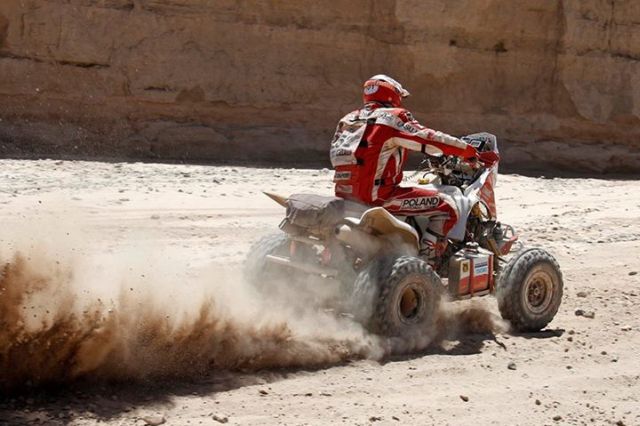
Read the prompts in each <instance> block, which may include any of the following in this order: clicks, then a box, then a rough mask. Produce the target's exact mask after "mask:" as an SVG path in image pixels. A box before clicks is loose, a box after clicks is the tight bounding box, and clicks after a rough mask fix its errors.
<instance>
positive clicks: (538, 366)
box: [0, 160, 640, 425]
mask: <svg viewBox="0 0 640 426" xmlns="http://www.w3.org/2000/svg"><path fill="white" fill-rule="evenodd" d="M0 170H2V172H1V173H0V219H1V221H2V223H3V227H2V228H3V230H6V233H5V235H4V236H2V235H0V240H1V245H2V247H3V250H4V251H3V254H4V256H11V255H12V254H15V251H21V252H23V254H24V253H26V255H27V256H29V250H30V248H33V249H34V250H35V249H36V248H37V247H36V246H40V245H43V246H46V247H49V249H48V250H49V254H50V255H52V256H53V257H56V256H57V253H53V252H51V250H52V249H51V247H54V249H53V250H54V251H55V248H56V247H58V248H60V250H63V249H64V250H65V251H69V250H71V251H74V258H75V259H78V258H79V259H82V258H83V257H93V258H94V259H107V260H105V261H104V262H102V263H100V262H97V263H100V264H101V265H111V264H118V265H119V268H120V270H125V272H122V271H120V272H119V273H121V274H122V273H124V274H126V268H122V266H123V265H122V262H123V259H126V257H123V256H122V254H123V253H133V254H132V256H134V257H137V258H136V259H135V262H136V265H137V266H136V268H137V267H140V264H144V263H145V262H146V260H145V258H144V256H146V255H147V254H148V255H149V256H156V257H157V256H160V255H158V253H163V254H162V255H161V256H163V257H162V262H160V263H162V264H163V267H164V268H166V267H167V266H169V267H170V268H172V269H175V270H180V271H183V272H184V274H183V275H181V276H182V277H183V278H184V277H188V276H195V278H194V280H197V281H198V283H202V282H203V280H204V281H206V279H209V278H210V279H211V280H212V281H214V280H215V281H216V282H217V287H216V288H224V287H226V288H229V287H232V286H234V285H236V283H235V282H234V280H233V279H229V280H228V281H225V280H226V278H221V277H220V276H211V277H207V276H206V275H203V274H206V271H207V270H210V268H217V267H221V268H224V271H226V272H225V274H231V275H225V276H234V275H233V274H234V271H237V270H239V269H240V265H241V263H242V260H243V259H244V257H245V256H246V252H247V250H248V248H249V246H250V244H251V243H252V242H253V241H255V240H256V239H258V238H259V237H261V236H263V235H266V234H268V233H272V232H275V231H276V230H277V225H278V223H279V222H280V220H281V218H282V215H283V209H282V208H281V207H280V206H278V205H276V204H275V203H273V202H272V201H271V200H269V199H268V198H267V197H265V196H264V195H263V194H262V193H261V191H263V190H265V191H273V192H278V193H282V194H285V195H286V194H289V193H293V192H304V191H309V192H316V193H321V194H329V193H330V192H331V188H332V185H331V182H330V180H331V173H329V171H327V170H294V169H255V168H243V167H205V166H187V165H157V164H139V163H136V164H108V163H98V162H96V163H91V162H76V161H64V162H62V161H10V160H3V161H0ZM497 197H498V209H499V214H500V216H501V220H502V221H503V222H506V223H510V224H512V225H513V226H515V228H516V229H517V230H518V231H519V233H520V234H521V235H522V240H523V241H524V242H525V244H526V245H528V246H541V247H544V248H546V249H548V250H549V251H550V252H551V253H553V255H554V256H555V257H556V258H557V260H558V262H559V264H560V265H561V267H562V271H563V274H564V282H565V289H564V297H563V302H562V305H561V307H560V311H559V313H558V315H557V316H556V318H555V320H554V321H553V322H552V323H551V324H550V325H549V326H548V328H547V329H546V330H545V331H543V332H540V333H532V334H526V335H517V334H511V333H509V332H508V331H496V332H495V333H491V332H488V333H487V332H484V333H475V334H474V333H459V334H458V335H457V336H456V337H455V338H454V339H452V340H447V341H444V342H441V343H439V344H437V345H432V346H430V347H428V348H426V349H423V350H420V351H418V353H413V354H407V355H405V356H394V357H391V358H389V357H383V358H380V356H379V354H377V355H376V354H375V351H370V352H368V351H366V350H361V349H359V350H355V351H354V354H353V356H350V355H346V356H341V357H338V358H337V359H336V361H331V359H333V358H331V356H328V355H327V354H326V353H325V354H324V355H323V357H324V358H323V360H324V361H322V362H320V364H322V365H317V363H314V362H310V363H309V366H305V362H306V361H305V360H306V359H307V358H306V357H308V356H309V355H308V354H302V355H300V356H301V357H303V358H304V359H297V360H296V358H295V357H296V354H295V353H293V354H291V353H288V354H287V356H288V358H287V359H288V360H289V364H290V365H291V366H290V367H287V361H283V362H281V363H280V364H278V365H280V366H281V367H284V368H257V369H251V368H245V367H243V368H241V369H240V370H241V371H237V370H234V369H231V371H229V369H227V368H212V369H211V371H209V372H208V373H206V374H202V375H199V376H198V377H193V376H191V375H190V374H188V372H185V374H184V376H185V377H184V378H181V377H179V376H180V374H178V375H177V376H178V377H174V378H172V379H170V380H167V379H164V380H154V379H148V378H146V379H145V378H143V379H141V380H139V381H134V382H129V383H125V384H122V383H116V384H113V383H108V382H109V380H108V378H107V379H106V382H105V380H104V379H103V380H99V381H95V380H94V379H92V378H91V377H90V375H89V376H86V375H85V376H83V380H81V381H80V383H69V382H63V383H62V384H58V385H56V386H55V387H54V388H53V389H51V388H50V389H47V390H43V389H40V388H36V389H32V390H30V391H28V392H27V393H22V392H20V393H17V391H13V390H12V391H9V392H8V393H6V394H5V395H2V396H0V424H24V423H28V424H52V425H56V424H74V425H93V424H110V425H144V424H160V423H162V422H163V421H164V422H165V424H167V425H215V424H220V423H221V422H228V424H255V425H264V424H330V423H344V424H381V425H382V424H438V425H445V424H452V425H453V424H505V425H507V424H508V425H516V424H518V425H525V424H526V425H542V424H576V425H579V424H598V425H600V424H618V425H622V424H624V425H640V319H639V318H640V315H639V312H640V213H639V212H640V180H602V179H583V178H576V179H565V178H562V179H560V178H553V179H550V178H544V177H540V178H530V177H523V176H518V175H501V176H500V178H499V181H498V188H497ZM0 234H2V233H0ZM109 259H110V260H109ZM114 259H115V260H114ZM4 260H6V259H4ZM151 263H152V262H151ZM142 267H144V265H142ZM85 272H86V271H85ZM108 273H109V271H106V272H105V271H101V274H102V275H104V276H106V275H108ZM181 274H182V272H181ZM235 276H237V275H235ZM105 282H106V281H105ZM113 282H114V283H118V282H120V281H118V280H114V281H113ZM98 285H99V283H98ZM105 285H111V284H105ZM114 285H115V284H114ZM118 285H120V284H118ZM199 285H200V284H199ZM127 287H128V285H127ZM196 287H197V288H196ZM140 288H142V287H140ZM145 288H147V289H148V288H149V287H145ZM150 288H151V290H146V291H150V292H151V293H161V292H165V291H167V290H166V288H165V287H163V286H158V288H156V289H155V290H154V288H153V286H151V287H150ZM199 288H200V287H198V286H195V285H194V288H191V287H190V284H189V282H188V281H184V280H183V281H182V282H180V283H176V284H175V286H174V287H172V288H171V291H170V293H171V294H175V295H176V297H183V296H184V295H187V297H191V296H192V297H193V298H198V297H199V296H198V295H197V291H199V290H198V289H199ZM102 290H104V289H102ZM102 290H100V289H99V290H97V291H102ZM136 290H137V288H136ZM131 291H134V288H133V287H132V288H131ZM141 291H142V290H141ZM216 291H217V290H216ZM221 291H222V290H221ZM181 294H182V296H180V295H181ZM215 295H216V294H215V291H214V297H215ZM157 296H158V295H157V294H154V297H157ZM225 297H227V296H225ZM226 300H229V299H226ZM40 303H45V304H46V302H42V301H41V302H40ZM464 303H469V302H464ZM478 303H479V305H478ZM475 306H481V307H482V309H486V310H487V311H489V312H490V313H491V314H492V316H493V318H494V320H495V322H496V323H499V322H500V320H499V318H498V316H499V314H498V310H497V307H496V304H495V300H493V299H492V298H487V299H486V300H484V299H483V300H481V301H479V302H477V303H476V305H475ZM163 309H166V310H167V312H170V311H171V306H170V305H164V308H163ZM579 309H580V310H582V311H584V312H587V313H593V314H594V316H593V318H590V316H591V315H587V316H584V315H576V313H575V312H576V310H579ZM234 312H235V311H234V310H233V309H231V313H228V314H227V315H228V316H231V317H233V315H236V314H235V313H234ZM0 313H2V312H0ZM2 321H3V319H2V318H0V324H3V322H2ZM231 321H232V320H231ZM295 321H296V317H295V315H292V316H288V317H287V318H286V320H285V322H286V324H288V325H289V326H290V327H291V328H292V329H293V330H294V332H293V333H294V334H295V333H296V331H295V330H297V329H298V328H297V325H296V324H295ZM315 327H317V328H318V330H321V329H322V328H323V327H324V325H323V323H322V322H321V321H318V322H316V323H315ZM331 327H335V324H333V325H332V326H331ZM305 330H306V331H305V332H304V333H307V334H306V335H308V336H312V335H313V333H314V332H315V331H313V330H312V331H309V330H307V329H305ZM325 331H326V329H325ZM301 333H302V332H301ZM358 336H359V337H358ZM294 338H296V337H295V336H294ZM346 338H347V339H365V340H366V337H362V335H361V334H358V333H357V332H354V333H353V334H352V335H349V336H347V337H346ZM265 339H268V337H265ZM303 340H304V338H303ZM326 341H327V339H326V336H324V335H323V337H322V338H321V339H317V340H314V341H313V345H322V344H324V343H326ZM323 342H324V343H323ZM369 343H370V341H367V342H364V343H362V345H363V346H366V345H368V344H369ZM175 344H176V345H180V342H175ZM273 344H274V345H276V346H277V344H278V343H277V342H276V343H273ZM332 347H333V346H332V344H328V346H327V347H325V348H320V349H319V350H320V351H322V350H325V351H331V350H332V349H331V348H332ZM219 350H224V349H219ZM271 350H273V349H271ZM368 354H369V355H368ZM202 356H203V357H206V356H207V354H202ZM327 360H328V361H327ZM13 362H20V360H15V361H13ZM511 363H513V364H511ZM510 364H511V368H508V366H509V365H510ZM225 365H230V364H228V363H227V364H224V363H223V366H225ZM60 368H61V369H64V368H71V366H69V365H61V366H60ZM2 374H4V373H3V372H0V375H2ZM462 397H464V398H462ZM465 399H467V401H465Z"/></svg>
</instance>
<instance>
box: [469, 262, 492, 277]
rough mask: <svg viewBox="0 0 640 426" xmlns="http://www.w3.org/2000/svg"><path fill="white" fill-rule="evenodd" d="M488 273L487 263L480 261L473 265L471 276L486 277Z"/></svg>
mask: <svg viewBox="0 0 640 426" xmlns="http://www.w3.org/2000/svg"><path fill="white" fill-rule="evenodd" d="M488 273H489V261H488V260H481V261H479V262H478V263H475V264H474V265H473V275H475V276H478V275H486V274H488Z"/></svg>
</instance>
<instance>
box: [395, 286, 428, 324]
mask: <svg viewBox="0 0 640 426" xmlns="http://www.w3.org/2000/svg"><path fill="white" fill-rule="evenodd" d="M418 286H419V284H417V283H409V284H408V285H407V286H406V287H405V288H404V289H403V290H402V293H401V294H400V298H399V300H398V313H399V316H400V320H401V321H402V322H404V323H412V322H416V321H417V320H418V318H419V314H420V309H421V307H422V305H423V304H424V300H423V299H422V294H421V293H420V292H419V291H418Z"/></svg>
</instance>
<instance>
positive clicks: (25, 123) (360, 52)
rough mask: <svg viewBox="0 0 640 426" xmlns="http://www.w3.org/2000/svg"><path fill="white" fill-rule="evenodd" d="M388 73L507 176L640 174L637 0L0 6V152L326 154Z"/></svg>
mask: <svg viewBox="0 0 640 426" xmlns="http://www.w3.org/2000/svg"><path fill="white" fill-rule="evenodd" d="M380 72H384V73H388V74H390V75H392V76H394V77H396V78H397V79H399V80H400V81H402V82H403V83H404V85H405V86H406V87H407V88H409V89H410V90H411V92H412V93H413V96H412V97H411V98H410V99H409V101H408V103H407V104H408V107H409V108H410V109H411V110H412V111H413V112H414V115H415V116H416V117H417V118H418V119H420V120H421V121H422V122H424V123H425V124H427V125H429V126H431V127H434V128H437V129H439V130H443V131H446V132H449V133H453V134H464V133H470V132H475V131H480V130H484V131H489V132H492V133H495V134H497V135H498V136H499V138H500V139H501V140H502V142H503V143H502V148H503V152H504V156H505V162H504V164H505V165H506V166H507V167H508V168H510V169H512V170H522V169H527V168H529V169H550V170H553V171H554V172H565V171H591V172H594V171H596V172H603V171H605V172H640V2H638V1H636V0H529V1H525V2H514V1H512V0H349V1H346V0H334V1H332V2H320V1H317V0H296V1H293V0H289V1H286V0H210V1H207V0H2V2H0V154H1V155H3V156H29V157H33V156H53V157H71V158H74V157H82V158H129V159H134V158H135V159H155V160H162V161H170V160H180V161H198V162H210V161H215V162H247V161H250V162H260V163H270V164H274V163H280V164H289V165H295V166H305V165H320V164H326V162H327V150H328V140H329V139H330V137H331V135H332V133H333V129H334V126H335V123H336V121H337V120H338V119H339V117H341V116H342V115H343V114H344V113H346V112H348V111H350V110H352V109H353V108H355V107H357V106H358V105H359V103H360V88H361V84H362V81H363V80H364V79H366V78H367V77H369V76H370V75H372V74H376V73H380Z"/></svg>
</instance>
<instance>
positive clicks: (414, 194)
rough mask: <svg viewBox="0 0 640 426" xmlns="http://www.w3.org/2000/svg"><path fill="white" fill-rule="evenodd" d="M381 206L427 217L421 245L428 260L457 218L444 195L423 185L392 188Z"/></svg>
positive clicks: (440, 250)
mask: <svg viewBox="0 0 640 426" xmlns="http://www.w3.org/2000/svg"><path fill="white" fill-rule="evenodd" d="M383 206H384V207H385V208H386V209H387V210H389V212H391V213H393V214H395V215H399V216H428V217H429V225H428V227H427V230H426V232H425V233H424V235H423V236H422V239H423V247H421V249H422V251H424V254H425V255H426V256H427V258H428V259H436V258H438V257H439V256H441V255H442V253H443V252H444V250H445V249H446V247H447V238H446V236H447V234H448V233H449V231H450V230H451V228H453V226H454V225H455V224H456V222H457V221H458V208H457V207H456V204H455V201H454V200H453V199H452V198H451V197H450V196H449V195H447V194H443V193H440V192H438V191H436V190H432V189H426V188H400V187H398V188H396V189H395V190H394V191H393V193H392V194H391V196H390V197H389V198H388V199H387V200H386V201H385V202H384V204H383Z"/></svg>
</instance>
